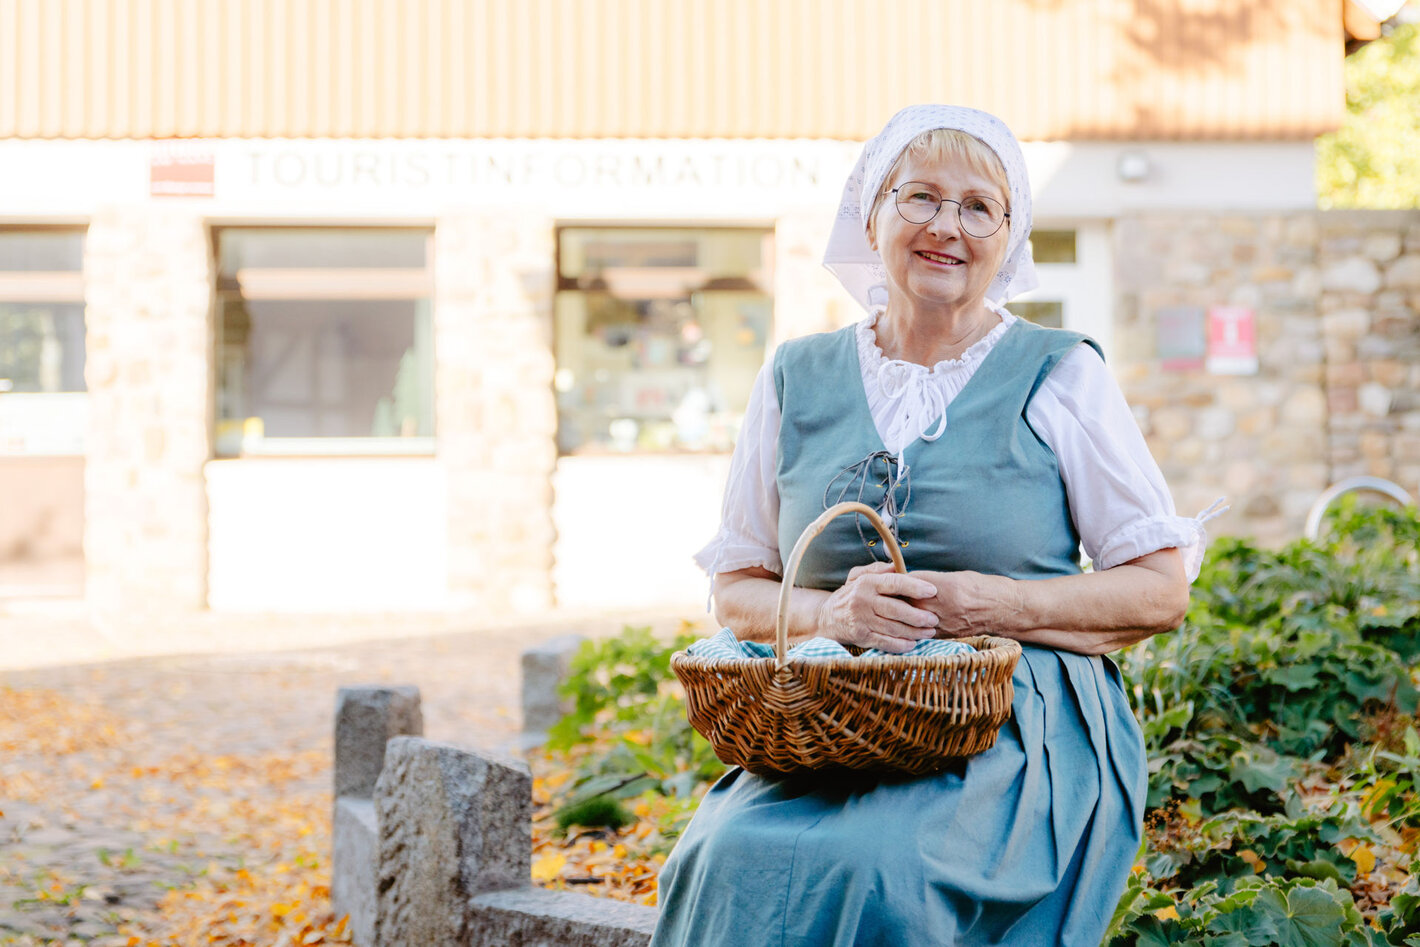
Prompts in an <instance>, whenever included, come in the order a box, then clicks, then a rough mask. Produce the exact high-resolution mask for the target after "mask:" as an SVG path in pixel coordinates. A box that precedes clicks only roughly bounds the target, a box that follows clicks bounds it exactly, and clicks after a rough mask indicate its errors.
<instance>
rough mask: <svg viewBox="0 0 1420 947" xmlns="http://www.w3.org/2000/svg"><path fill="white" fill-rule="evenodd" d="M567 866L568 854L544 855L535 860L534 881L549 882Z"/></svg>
mask: <svg viewBox="0 0 1420 947" xmlns="http://www.w3.org/2000/svg"><path fill="white" fill-rule="evenodd" d="M565 867H567V856H565V855H544V856H542V857H541V858H539V859H538V860H537V861H535V862H533V866H532V876H533V881H538V882H547V881H551V880H552V879H553V878H556V877H557V876H558V875H559V874H561V873H562V869H563V868H565Z"/></svg>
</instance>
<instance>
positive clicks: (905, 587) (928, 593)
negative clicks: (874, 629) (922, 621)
mask: <svg viewBox="0 0 1420 947" xmlns="http://www.w3.org/2000/svg"><path fill="white" fill-rule="evenodd" d="M863 581H864V582H870V583H871V584H872V586H873V590H874V591H876V592H877V593H878V594H879V595H894V596H898V597H901V598H916V599H923V598H931V597H932V596H934V595H936V594H937V587H936V586H935V585H933V584H932V583H931V582H928V581H927V580H926V579H916V578H913V577H912V576H910V575H902V574H901V573H898V572H886V573H883V574H882V575H872V576H864V577H863Z"/></svg>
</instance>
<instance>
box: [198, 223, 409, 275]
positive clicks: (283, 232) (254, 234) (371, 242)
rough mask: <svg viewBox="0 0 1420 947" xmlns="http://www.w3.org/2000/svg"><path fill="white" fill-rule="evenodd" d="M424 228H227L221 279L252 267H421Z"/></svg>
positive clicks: (221, 251) (221, 255) (220, 253)
mask: <svg viewBox="0 0 1420 947" xmlns="http://www.w3.org/2000/svg"><path fill="white" fill-rule="evenodd" d="M428 247H429V233H428V231H425V230H330V229H320V228H310V227H269V228H253V229H250V230H247V229H242V230H223V231H222V233H221V238H220V240H219V241H218V261H219V265H220V267H221V271H222V275H223V276H235V275H236V272H237V270H239V269H244V268H246V267H251V268H253V269H283V270H287V269H422V268H424V267H425V266H427V265H428V262H429V260H428V253H429V251H428Z"/></svg>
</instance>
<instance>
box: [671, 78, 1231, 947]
mask: <svg viewBox="0 0 1420 947" xmlns="http://www.w3.org/2000/svg"><path fill="white" fill-rule="evenodd" d="M1030 228H1031V200H1030V191H1029V184H1028V181H1027V178H1026V170H1025V162H1024V159H1023V157H1022V154H1021V151H1020V146H1019V145H1018V144H1017V143H1016V140H1015V138H1014V137H1013V136H1012V135H1011V133H1010V131H1009V130H1008V129H1007V128H1006V127H1005V125H1003V124H1002V123H1001V122H1000V121H999V120H998V119H996V118H994V117H993V116H990V115H988V114H985V113H983V112H979V111H975V110H972V109H965V108H955V107H949V106H916V107H912V108H908V109H905V110H903V111H902V112H900V113H898V114H897V115H896V116H894V117H893V118H892V120H891V121H889V122H888V124H887V126H886V127H885V128H884V129H883V131H882V132H881V133H880V134H879V135H878V136H877V137H876V138H874V139H873V140H872V141H870V142H868V144H867V145H866V146H865V148H864V150H863V154H862V157H861V158H860V159H859V162H858V165H857V167H856V168H855V169H854V171H853V174H852V175H851V176H850V178H849V180H848V183H847V186H846V187H845V188H844V196H843V203H842V205H841V206H840V208H839V216H838V222H837V225H836V226H835V229H834V232H833V235H832V238H831V241H830V246H829V252H828V254H827V256H826V258H825V264H826V265H827V266H828V267H829V269H830V270H832V271H833V272H834V274H835V275H836V276H837V277H838V278H839V279H840V280H841V281H842V282H843V284H844V286H845V287H846V288H847V289H848V290H849V292H850V293H852V294H853V295H854V296H855V298H857V299H858V300H859V302H860V303H862V305H863V306H864V308H865V309H866V310H867V312H868V317H867V318H866V319H864V320H863V321H862V322H859V323H858V324H856V325H854V326H850V327H848V328H846V329H844V330H841V331H839V332H834V333H829V334H823V335H817V336H811V337H807V338H803V339H796V340H794V341H791V342H788V343H786V344H784V345H782V346H780V347H779V349H778V351H777V352H776V354H775V357H774V360H773V364H772V366H766V368H765V369H764V371H762V372H761V374H760V377H759V381H758V383H757V385H756V389H755V393H754V395H753V397H752V399H751V401H750V405H749V409H748V411H747V413H746V417H745V424H744V428H743V430H742V433H741V436H740V441H739V443H738V445H737V446H736V450H735V458H734V461H733V464H732V469H731V475H730V482H729V485H728V488H727V492H726V497H725V505H724V515H723V524H722V527H721V530H720V533H719V534H718V535H717V536H716V538H715V539H714V540H713V541H712V542H711V543H710V545H709V546H707V547H706V548H705V549H704V550H702V552H701V553H700V556H699V558H700V561H701V563H702V565H705V566H706V567H707V570H708V571H709V572H710V573H711V574H712V576H713V582H714V584H713V589H714V598H715V603H716V615H717V617H718V618H719V619H720V620H721V621H722V622H723V624H725V625H726V626H727V627H729V628H730V629H732V630H733V631H734V632H735V633H736V635H738V636H739V637H740V638H741V639H750V640H759V641H764V640H772V638H773V634H774V622H775V613H776V605H777V599H778V595H779V591H780V575H781V572H782V562H783V561H784V560H785V559H787V557H788V552H789V550H790V548H792V546H793V544H794V542H795V540H796V539H797V538H798V536H799V534H800V533H801V532H802V531H803V529H804V527H805V526H806V525H807V524H808V523H809V522H811V521H812V520H813V519H814V518H815V517H816V516H817V515H818V514H819V513H821V512H822V511H823V510H824V509H825V508H826V507H827V506H829V505H831V504H833V503H836V502H838V501H839V500H843V499H861V500H863V501H864V502H866V503H868V504H869V505H870V506H873V507H875V508H877V509H880V510H881V511H882V512H883V515H884V518H885V520H886V521H887V522H888V523H889V524H890V527H891V529H892V531H893V532H894V534H895V536H896V539H897V541H898V543H899V544H900V546H901V548H902V553H903V556H904V557H905V559H906V561H907V564H908V568H909V572H908V574H907V575H897V574H895V573H893V572H891V571H890V566H889V565H888V564H887V563H885V562H875V563H874V564H872V565H866V566H863V565H856V564H859V563H865V562H868V561H870V560H872V559H874V558H878V557H877V556H875V553H878V552H880V551H881V549H880V548H879V549H876V550H875V549H874V548H872V547H873V546H874V545H876V536H875V535H874V534H871V533H870V534H868V535H867V536H865V535H864V532H863V530H862V528H861V527H860V526H859V525H858V524H856V523H854V522H853V520H854V519H856V518H855V517H840V518H839V519H837V520H834V521H833V523H831V524H830V526H829V528H828V529H827V530H826V531H825V532H824V533H823V534H822V535H821V536H820V537H819V538H818V539H817V540H816V541H815V543H814V545H813V546H811V547H810V549H809V552H808V555H807V556H806V557H805V559H804V561H803V563H802V565H801V568H800V572H799V576H798V582H797V584H798V585H801V586H803V587H802V588H797V589H795V591H794V592H793V594H792V596H791V600H790V601H791V606H790V607H791V614H790V626H789V627H790V633H791V635H793V636H796V637H800V638H803V637H814V636H827V637H832V638H835V639H837V640H840V641H843V642H845V643H851V644H855V645H860V646H863V647H868V648H877V649H880V650H883V651H890V652H895V653H901V652H906V651H908V650H911V649H912V648H913V647H914V646H915V645H916V644H917V643H918V642H919V641H921V640H922V639H925V638H932V637H938V638H951V637H959V636H964V635H971V634H980V633H983V632H989V633H991V634H994V635H1002V636H1008V637H1011V638H1015V639H1016V640H1018V641H1019V642H1020V643H1021V645H1022V650H1023V653H1022V656H1021V660H1020V662H1019V664H1018V665H1017V668H1016V671H1015V677H1014V687H1015V697H1014V701H1013V704H1012V716H1011V720H1010V721H1009V722H1008V723H1007V724H1006V725H1005V726H1004V727H1003V728H1002V730H1001V733H1000V736H999V738H998V741H997V743H996V745H995V746H994V747H993V748H992V749H990V750H988V751H986V752H983V753H981V754H978V755H977V756H975V757H972V758H970V759H968V760H965V761H964V762H962V763H961V764H960V765H958V766H956V767H954V768H952V769H949V770H948V771H946V772H944V773H942V774H941V775H938V776H931V777H926V778H920V779H881V778H876V777H868V776H864V775H851V774H844V773H817V774H812V775H807V776H796V777H785V778H778V779H772V778H763V777H759V776H754V775H751V774H749V773H747V772H745V771H743V770H740V769H733V770H731V771H730V772H729V773H728V774H726V775H725V777H724V778H723V779H721V780H720V781H719V782H718V783H717V784H716V785H715V786H714V787H713V788H712V789H711V790H710V791H709V792H708V793H707V794H706V796H705V798H704V800H703V802H702V803H701V806H700V809H699V811H698V812H697V814H696V816H695V818H694V820H693V821H692V823H691V825H690V826H689V827H688V828H687V830H686V832H685V835H684V836H683V838H682V839H681V841H680V844H679V845H678V846H677V848H676V850H675V852H674V853H673V854H672V856H671V858H670V859H669V860H668V861H667V863H666V865H665V868H664V869H663V871H662V873H661V887H660V903H661V907H662V915H661V922H660V926H659V927H658V929H657V931H656V936H655V938H654V939H653V941H652V943H653V945H656V947H672V945H685V947H708V945H727V947H728V945H734V947H753V945H785V947H787V945H800V947H828V945H838V947H848V945H864V944H883V945H893V947H899V945H906V947H911V945H922V947H926V945H941V944H962V945H964V944H1002V943H1009V944H1022V945H1056V944H1072V945H1073V944H1078V945H1089V947H1096V945H1098V944H1099V942H1100V939H1101V937H1102V936H1103V934H1104V931H1105V928H1106V925H1107V924H1108V922H1109V919H1110V916H1111V914H1112V911H1113V909H1114V906H1115V903H1116V901H1117V900H1118V898H1119V895H1120V893H1121V891H1122V890H1123V886H1124V881H1125V878H1126V876H1127V875H1128V873H1129V870H1130V867H1131V865H1132V863H1133V860H1134V857H1135V854H1136V852H1137V851H1138V848H1139V839H1140V833H1141V820H1142V815H1143V805H1144V796H1145V788H1146V772H1145V759H1144V752H1143V744H1142V740H1141V737H1140V733H1139V728H1138V725H1137V724H1136V722H1135V720H1134V717H1133V715H1132V713H1131V712H1130V707H1129V701H1128V699H1127V697H1126V695H1125V692H1124V688H1123V686H1122V683H1121V680H1120V676H1119V672H1118V669H1117V668H1116V667H1115V666H1114V664H1113V663H1112V662H1111V661H1110V660H1109V659H1108V658H1105V657H1103V655H1104V654H1106V653H1108V652H1110V651H1114V650H1116V649H1118V648H1121V647H1123V646H1125V645H1128V644H1131V643H1133V642H1136V641H1139V640H1142V639H1144V638H1146V637H1148V636H1150V635H1153V634H1156V633H1158V632H1160V631H1165V630H1168V629H1172V628H1174V627H1176V626H1177V625H1178V624H1179V623H1180V622H1181V621H1182V619H1183V615H1184V611H1185V609H1186V607H1187V604H1188V586H1189V583H1190V582H1191V580H1192V578H1193V577H1194V576H1196V574H1197V566H1198V561H1199V559H1200V558H1201V555H1202V550H1203V545H1204V542H1205V535H1204V532H1203V529H1202V520H1201V519H1188V518H1182V517H1178V516H1176V515H1175V513H1174V508H1173V503H1172V501H1171V499H1170V497H1169V494H1168V491H1167V488H1166V487H1165V485H1164V483H1163V480H1162V477H1161V475H1160V473H1159V470H1158V467H1157V466H1156V465H1155V463H1154V462H1153V459H1152V458H1151V457H1150V456H1149V453H1148V450H1147V448H1146V447H1145V445H1144V442H1143V439H1142V437H1141V436H1140V434H1139V431H1138V429H1137V427H1136V426H1135V423H1134V420H1133V417H1132V415H1131V413H1130V411H1129V408H1128V406H1127V405H1126V404H1125V402H1124V398H1123V396H1122V394H1121V393H1120V391H1119V389H1118V386H1117V385H1116V384H1115V383H1114V381H1113V379H1112V378H1111V376H1110V374H1109V372H1108V370H1107V369H1106V368H1105V365H1104V362H1103V360H1102V358H1101V355H1100V353H1099V350H1098V348H1097V346H1095V344H1094V343H1093V342H1092V341H1090V340H1089V339H1087V338H1085V337H1084V336H1082V335H1079V334H1076V333H1073V332H1067V331H1063V330H1054V329H1044V328H1040V327H1037V326H1035V325H1033V324H1031V323H1028V322H1025V321H1023V320H1021V319H1018V318H1016V317H1014V316H1012V315H1011V314H1010V313H1009V312H1008V311H1007V310H1006V309H1004V308H1003V303H1004V302H1005V301H1006V300H1008V299H1009V298H1011V297H1012V295H1014V294H1016V293H1019V292H1023V291H1025V290H1028V289H1030V288H1032V287H1033V286H1034V285H1035V281H1034V267H1033V264H1032V262H1031V256H1030V244H1029V241H1028V238H1029V236H1030ZM1081 544H1083V546H1084V550H1085V552H1086V554H1087V555H1088V556H1089V557H1090V559H1091V560H1092V561H1093V565H1094V568H1093V571H1091V572H1088V573H1082V572H1081V568H1080V562H1079V557H1078V550H1079V548H1080V546H1081ZM855 565H856V567H855Z"/></svg>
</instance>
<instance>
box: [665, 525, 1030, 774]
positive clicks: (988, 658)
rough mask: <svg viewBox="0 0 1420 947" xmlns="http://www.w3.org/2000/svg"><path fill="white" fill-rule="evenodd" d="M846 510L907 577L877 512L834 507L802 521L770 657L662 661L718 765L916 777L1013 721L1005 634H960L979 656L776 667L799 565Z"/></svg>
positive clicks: (1017, 652)
mask: <svg viewBox="0 0 1420 947" xmlns="http://www.w3.org/2000/svg"><path fill="white" fill-rule="evenodd" d="M849 512H854V513H861V514H862V515H864V516H866V517H867V518H868V520H869V522H871V523H872V525H873V528H874V529H876V530H877V531H878V534H879V535H880V536H882V537H883V540H884V544H885V545H886V546H887V548H888V551H889V552H890V553H891V554H892V560H893V566H894V568H895V569H896V570H897V571H898V572H906V571H907V567H906V565H905V564H904V562H903V560H902V553H901V552H900V551H899V550H898V548H897V542H896V541H895V540H893V538H892V536H891V534H890V533H889V532H888V531H887V528H886V527H885V526H884V525H883V522H882V520H880V519H879V518H878V516H877V514H875V513H874V512H873V510H872V509H871V508H869V507H868V506H866V505H864V504H862V503H840V504H838V505H837V506H834V507H832V508H830V509H829V510H827V511H826V512H824V514H823V515H822V516H820V517H819V518H818V519H816V520H814V521H813V522H812V523H810V524H809V526H808V528H807V529H805V530H804V533H803V535H802V536H800V537H799V541H798V542H797V543H796V544H795V545H794V550H793V552H792V553H791V554H790V556H789V562H788V565H787V566H786V567H785V570H784V581H783V589H782V591H781V592H780V596H779V613H778V619H777V634H776V640H775V649H776V651H775V653H776V655H777V656H776V657H773V658H742V659H731V660H723V659H711V658H698V657H695V656H693V655H691V654H689V653H687V652H685V651H678V652H676V653H675V654H674V655H672V656H671V669H672V670H673V671H675V675H676V677H678V678H680V682H681V683H682V684H683V685H684V686H685V693H686V713H687V715H688V716H689V718H690V723H691V726H693V727H695V729H696V730H698V731H700V733H701V734H702V735H704V737H705V738H706V739H707V740H709V741H710V744H711V746H712V747H714V749H715V755H716V756H718V757H719V758H720V759H721V760H723V761H724V762H726V763H729V764H731V765H737V766H743V767H744V768H745V769H747V770H749V771H750V772H752V773H759V774H761V775H780V774H785V773H793V772H799V771H804V770H819V769H832V768H845V769H855V770H869V771H877V772H883V773H903V774H907V775H913V776H923V775H927V774H929V773H936V772H940V771H942V770H943V769H945V768H946V767H947V766H949V765H950V764H951V762H952V761H953V760H955V759H959V758H961V757H965V756H971V755H972V754H974V753H980V752H981V751H982V750H985V749H989V748H990V747H991V746H993V745H995V743H996V734H997V733H998V731H999V730H1000V729H1001V724H1003V723H1005V721H1006V720H1007V719H1008V718H1009V717H1010V715H1011V697H1012V695H1013V690H1012V687H1011V673H1012V672H1013V671H1014V670H1015V667H1016V662H1017V661H1018V660H1019V659H1020V656H1021V646H1020V644H1018V643H1017V642H1015V641H1012V640H1010V639H1007V638H996V637H991V636H988V635H981V636H977V637H973V638H963V639H962V640H963V641H965V642H966V643H968V644H970V645H971V646H972V647H974V648H976V649H977V650H976V651H975V653H968V654H954V655H941V656H935V657H907V656H889V657H877V656H873V657H852V658H841V659H831V658H830V659H821V658H816V659H813V660H805V661H794V662H789V661H786V660H785V659H784V656H785V654H786V652H787V651H788V645H789V640H788V638H789V636H788V619H789V593H790V591H791V590H792V587H793V583H794V577H795V576H796V575H797V574H798V569H799V561H800V560H801V559H802V558H803V554H804V550H805V549H807V548H808V545H809V543H810V542H812V541H813V539H814V537H816V536H818V535H819V534H820V533H822V532H823V529H824V527H825V526H827V525H828V523H829V521H830V520H832V519H833V518H834V517H836V516H839V515H842V514H844V513H849Z"/></svg>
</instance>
